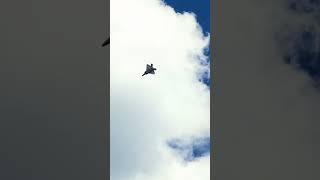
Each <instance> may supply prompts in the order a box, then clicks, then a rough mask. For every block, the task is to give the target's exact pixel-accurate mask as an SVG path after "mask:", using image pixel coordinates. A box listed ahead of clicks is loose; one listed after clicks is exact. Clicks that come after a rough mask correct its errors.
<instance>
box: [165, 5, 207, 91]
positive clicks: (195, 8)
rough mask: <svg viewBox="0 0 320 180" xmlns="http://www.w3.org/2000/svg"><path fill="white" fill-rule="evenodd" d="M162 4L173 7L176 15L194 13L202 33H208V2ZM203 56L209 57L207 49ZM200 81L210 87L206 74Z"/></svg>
mask: <svg viewBox="0 0 320 180" xmlns="http://www.w3.org/2000/svg"><path fill="white" fill-rule="evenodd" d="M164 2H165V3H166V4H168V5H169V6H171V7H173V8H174V10H175V11H176V12H178V13H183V12H190V13H194V14H195V16H196V18H197V22H198V23H199V24H200V26H201V28H202V31H203V33H205V34H207V33H210V19H211V18H210V0H200V1H196V0H191V1H185V0H165V1H164ZM205 55H206V56H208V57H210V49H209V48H208V49H205ZM208 62H210V58H208ZM201 81H202V82H204V83H205V84H207V85H208V86H210V78H208V77H207V76H206V74H204V76H203V77H202V78H201Z"/></svg>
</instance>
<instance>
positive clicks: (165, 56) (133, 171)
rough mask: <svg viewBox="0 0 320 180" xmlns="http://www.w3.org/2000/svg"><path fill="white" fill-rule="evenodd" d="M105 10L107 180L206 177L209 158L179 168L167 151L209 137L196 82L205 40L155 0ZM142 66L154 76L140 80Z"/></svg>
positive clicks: (206, 103)
mask: <svg viewBox="0 0 320 180" xmlns="http://www.w3.org/2000/svg"><path fill="white" fill-rule="evenodd" d="M110 5H111V9H110V10H111V16H110V17H111V18H110V27H111V29H110V34H111V35H110V36H111V46H110V50H111V51H110V61H111V62H110V65H111V67H110V98H111V99H110V107H111V109H110V110H111V112H110V114H111V118H110V119H111V127H110V132H111V143H110V147H111V154H110V156H111V162H110V163H111V164H110V166H111V179H112V180H132V179H137V180H144V179H148V180H171V179H172V180H176V179H185V178H187V179H189V180H193V179H196V180H202V179H203V180H205V179H209V177H210V160H209V156H206V157H202V158H200V159H199V160H198V161H193V162H190V163H187V164H184V163H182V162H180V160H179V158H178V157H176V156H175V155H174V154H173V153H171V151H170V149H169V148H168V146H167V145H166V141H167V140H168V139H171V138H179V137H185V136H202V135H206V136H208V135H209V132H210V94H209V93H210V92H209V89H208V88H207V86H206V85H204V84H202V83H201V82H199V81H198V76H199V72H202V71H204V70H206V69H208V68H209V67H208V66H201V65H200V61H205V60H206V58H207V57H205V56H204V55H203V50H204V49H205V48H206V47H207V46H208V43H209V37H206V36H204V35H203V33H202V30H201V28H199V25H198V24H197V22H196V19H195V17H194V15H193V14H190V13H185V14H178V13H175V11H174V9H172V8H171V7H169V6H166V5H164V4H163V3H162V2H161V1H159V0H135V1H132V0H112V1H110ZM147 63H148V64H150V63H153V65H154V66H155V68H157V70H156V74H155V75H146V76H143V77H142V74H143V72H144V70H145V66H146V64H147ZM184 177H185V178H184Z"/></svg>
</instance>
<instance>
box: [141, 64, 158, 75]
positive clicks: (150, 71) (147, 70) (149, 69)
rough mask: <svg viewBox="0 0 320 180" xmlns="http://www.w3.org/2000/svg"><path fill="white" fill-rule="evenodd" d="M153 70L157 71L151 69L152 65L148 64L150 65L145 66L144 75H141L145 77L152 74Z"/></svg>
mask: <svg viewBox="0 0 320 180" xmlns="http://www.w3.org/2000/svg"><path fill="white" fill-rule="evenodd" d="M155 70H157V69H156V68H154V67H153V64H150V65H149V64H147V67H146V71H145V72H144V74H142V76H144V75H147V74H154V73H155V72H154V71H155Z"/></svg>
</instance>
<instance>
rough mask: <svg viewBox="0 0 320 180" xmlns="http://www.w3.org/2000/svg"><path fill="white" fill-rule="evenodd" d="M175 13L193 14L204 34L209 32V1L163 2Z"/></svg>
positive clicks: (168, 0)
mask: <svg viewBox="0 0 320 180" xmlns="http://www.w3.org/2000/svg"><path fill="white" fill-rule="evenodd" d="M165 2H166V3H167V4H168V5H170V6H171V7H173V8H174V9H175V10H176V11H177V12H180V13H182V12H184V11H186V12H193V13H195V14H196V15H197V21H198V22H199V24H200V25H201V27H202V29H203V31H204V32H205V33H207V32H210V0H165Z"/></svg>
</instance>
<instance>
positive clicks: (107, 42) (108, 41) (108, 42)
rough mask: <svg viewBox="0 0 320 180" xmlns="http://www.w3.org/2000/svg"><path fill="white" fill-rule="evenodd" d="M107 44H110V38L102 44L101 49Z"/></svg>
mask: <svg viewBox="0 0 320 180" xmlns="http://www.w3.org/2000/svg"><path fill="white" fill-rule="evenodd" d="M107 44H110V37H109V38H108V39H107V40H105V41H104V43H103V44H102V47H104V46H106V45H107Z"/></svg>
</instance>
